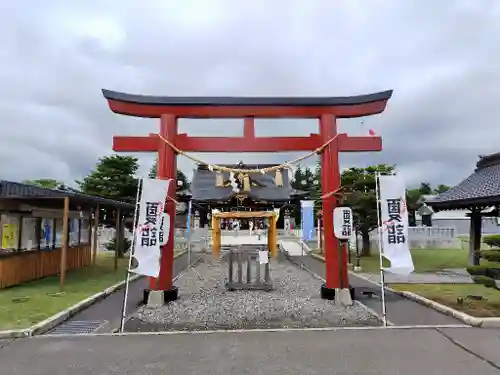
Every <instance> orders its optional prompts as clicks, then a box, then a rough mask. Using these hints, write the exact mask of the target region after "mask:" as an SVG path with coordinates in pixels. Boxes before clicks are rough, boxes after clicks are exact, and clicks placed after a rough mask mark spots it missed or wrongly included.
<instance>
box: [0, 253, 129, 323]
mask: <svg viewBox="0 0 500 375" xmlns="http://www.w3.org/2000/svg"><path fill="white" fill-rule="evenodd" d="M127 265H128V257H126V258H124V259H119V263H118V270H117V271H116V272H115V271H114V269H113V268H114V267H113V266H114V259H113V254H112V253H104V254H102V255H100V256H99V257H98V258H97V261H96V265H95V266H89V267H85V268H81V269H78V270H72V271H69V272H68V274H67V277H66V287H65V292H64V294H55V295H53V296H50V294H52V293H58V292H59V278H58V277H57V276H53V277H47V278H44V279H41V280H35V281H31V282H28V283H25V284H22V285H18V286H14V287H11V288H6V289H1V290H0V330H7V329H18V328H28V327H29V326H31V325H33V324H35V323H38V322H40V321H42V320H44V319H46V318H48V317H49V316H51V315H54V314H56V313H58V312H59V311H61V310H64V309H66V308H68V307H70V306H71V305H74V304H76V303H78V302H79V301H81V300H83V299H85V298H87V297H89V296H91V295H93V294H96V293H99V292H102V291H103V290H104V289H106V288H107V287H109V286H111V285H113V284H116V283H117V282H119V281H122V280H124V278H125V270H126V268H127ZM24 298H27V300H26V301H22V300H24ZM16 299H17V300H18V301H17V302H16ZM117 308H118V307H117Z"/></svg>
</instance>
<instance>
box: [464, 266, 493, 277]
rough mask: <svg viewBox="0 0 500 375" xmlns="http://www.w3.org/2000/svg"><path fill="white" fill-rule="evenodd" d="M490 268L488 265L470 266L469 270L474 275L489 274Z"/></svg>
mask: <svg viewBox="0 0 500 375" xmlns="http://www.w3.org/2000/svg"><path fill="white" fill-rule="evenodd" d="M487 271H488V268H487V267H486V266H469V267H467V272H468V273H469V275H472V276H487Z"/></svg>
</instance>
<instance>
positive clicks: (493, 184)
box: [426, 153, 500, 265]
mask: <svg viewBox="0 0 500 375" xmlns="http://www.w3.org/2000/svg"><path fill="white" fill-rule="evenodd" d="M426 204H427V205H429V206H430V207H432V209H433V210H434V211H440V210H456V209H468V210H470V233H469V263H470V264H471V265H478V264H479V259H480V256H479V253H480V250H481V234H482V218H483V217H484V216H498V207H499V206H500V153H495V154H491V155H487V156H480V157H479V161H478V162H477V163H476V169H475V170H474V173H472V174H471V175H470V176H469V177H467V178H466V179H465V180H463V181H462V182H460V183H459V184H458V185H457V186H455V187H453V188H451V189H450V190H448V191H446V192H444V193H441V194H439V195H438V196H436V197H434V198H431V199H428V200H427V201H426ZM485 208H491V209H488V210H485Z"/></svg>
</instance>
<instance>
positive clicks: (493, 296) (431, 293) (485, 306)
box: [390, 284, 500, 317]
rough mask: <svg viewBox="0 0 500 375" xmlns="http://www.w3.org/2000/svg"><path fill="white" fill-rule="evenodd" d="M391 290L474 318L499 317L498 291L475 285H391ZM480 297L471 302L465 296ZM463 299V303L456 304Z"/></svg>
mask: <svg viewBox="0 0 500 375" xmlns="http://www.w3.org/2000/svg"><path fill="white" fill-rule="evenodd" d="M390 287H391V288H393V289H396V290H400V291H408V292H413V293H416V294H419V295H421V296H423V297H425V298H428V299H431V300H433V301H436V302H439V303H441V304H443V305H446V306H449V307H451V308H454V309H456V310H459V311H463V312H465V313H467V314H469V315H472V316H476V317H500V290H496V289H492V288H486V287H484V286H483V285H477V284H391V285H390ZM469 295H472V296H482V297H483V300H479V301H476V300H473V299H470V298H467V296H469ZM458 298H462V299H463V303H459V302H458V300H457V299H458Z"/></svg>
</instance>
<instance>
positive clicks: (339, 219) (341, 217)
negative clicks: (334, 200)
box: [333, 207, 353, 240]
mask: <svg viewBox="0 0 500 375" xmlns="http://www.w3.org/2000/svg"><path fill="white" fill-rule="evenodd" d="M352 232H353V216H352V210H351V208H350V207H336V208H335V209H334V210H333V233H334V234H335V237H337V238H338V239H339V240H348V239H350V238H351V237H352Z"/></svg>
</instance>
